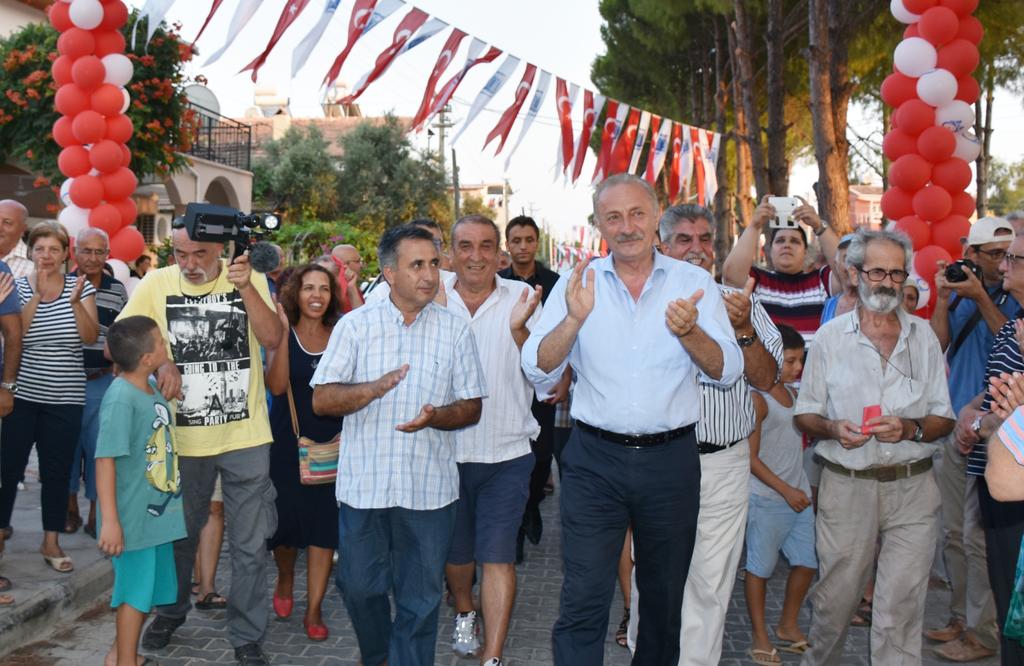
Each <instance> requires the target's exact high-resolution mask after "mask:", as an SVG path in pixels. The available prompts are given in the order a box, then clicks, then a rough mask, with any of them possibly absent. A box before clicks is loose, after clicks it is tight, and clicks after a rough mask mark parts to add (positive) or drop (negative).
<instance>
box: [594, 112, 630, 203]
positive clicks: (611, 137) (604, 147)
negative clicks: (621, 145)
mask: <svg viewBox="0 0 1024 666" xmlns="http://www.w3.org/2000/svg"><path fill="white" fill-rule="evenodd" d="M628 108H629V106H627V105H625V104H623V105H622V106H621V107H620V106H619V103H618V102H617V101H616V100H614V99H610V100H608V113H607V115H605V118H604V126H603V127H602V128H601V152H599V153H598V154H597V165H596V166H595V167H594V175H593V177H592V178H591V182H592V183H596V182H597V181H599V180H603V179H604V172H605V167H606V166H607V165H608V159H609V158H610V157H611V155H612V144H613V143H614V142H615V136H616V129H617V128H618V126H619V116H620V115H621V112H622V111H623V110H626V109H628Z"/></svg>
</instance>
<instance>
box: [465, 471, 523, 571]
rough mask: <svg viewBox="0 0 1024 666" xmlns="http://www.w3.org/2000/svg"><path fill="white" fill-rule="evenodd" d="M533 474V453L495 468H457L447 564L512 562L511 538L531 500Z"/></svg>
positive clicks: (514, 534)
mask: <svg viewBox="0 0 1024 666" xmlns="http://www.w3.org/2000/svg"><path fill="white" fill-rule="evenodd" d="M532 471H533V454H532V453H527V454H526V455H525V456H521V457H519V458H513V459H512V460H506V461H504V462H499V463H459V501H458V502H456V503H455V538H454V539H453V540H452V547H451V550H449V551H448V563H449V564H469V563H470V562H487V563H490V564H511V563H512V562H515V561H516V535H517V534H518V533H519V525H520V524H521V523H522V522H523V511H524V510H525V509H526V500H527V499H528V498H529V496H530V473H531V472H532Z"/></svg>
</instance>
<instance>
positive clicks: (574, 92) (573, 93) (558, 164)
mask: <svg viewBox="0 0 1024 666" xmlns="http://www.w3.org/2000/svg"><path fill="white" fill-rule="evenodd" d="M579 95H580V87H579V86H578V85H577V84H575V83H573V84H571V85H570V86H569V114H570V116H571V115H572V108H573V107H574V106H576V98H577V97H579ZM563 157H564V155H563V153H562V142H561V139H559V142H558V154H557V155H556V156H555V170H556V171H555V180H558V172H562V176H563V179H562V180H563V181H564V180H566V179H567V178H568V176H566V174H565V170H566V169H567V168H568V166H569V165H568V164H565V163H564V162H563ZM569 161H570V163H571V162H572V158H571V157H570V158H569ZM563 184H564V183H563Z"/></svg>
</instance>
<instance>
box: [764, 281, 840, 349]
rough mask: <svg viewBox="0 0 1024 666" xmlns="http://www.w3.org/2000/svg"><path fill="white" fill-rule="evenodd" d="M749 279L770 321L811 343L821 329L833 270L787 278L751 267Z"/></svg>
mask: <svg viewBox="0 0 1024 666" xmlns="http://www.w3.org/2000/svg"><path fill="white" fill-rule="evenodd" d="M750 276H751V277H752V278H754V280H756V281H757V284H756V286H755V287H754V293H755V294H757V296H758V298H759V299H760V300H761V303H762V304H763V305H764V309H765V310H767V311H768V315H769V316H770V317H771V318H772V321H774V322H775V323H776V324H788V325H789V326H792V327H793V328H795V329H796V330H797V331H799V332H800V334H801V335H803V336H804V340H806V341H807V342H810V341H811V338H813V337H814V333H815V332H816V331H817V330H818V327H819V326H820V325H821V311H822V310H823V309H824V307H825V301H826V300H828V297H829V293H830V292H829V279H830V278H831V276H832V270H831V269H830V268H829V267H828V266H825V267H823V268H822V269H821V270H818V271H809V272H807V273H796V274H793V275H790V274H788V273H779V272H776V271H767V270H765V269H763V268H758V267H757V266H752V267H751V268H750Z"/></svg>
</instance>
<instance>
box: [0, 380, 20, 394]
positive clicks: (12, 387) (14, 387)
mask: <svg viewBox="0 0 1024 666" xmlns="http://www.w3.org/2000/svg"><path fill="white" fill-rule="evenodd" d="M0 389H7V390H8V391H10V392H11V394H12V395H18V382H0Z"/></svg>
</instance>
